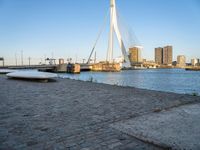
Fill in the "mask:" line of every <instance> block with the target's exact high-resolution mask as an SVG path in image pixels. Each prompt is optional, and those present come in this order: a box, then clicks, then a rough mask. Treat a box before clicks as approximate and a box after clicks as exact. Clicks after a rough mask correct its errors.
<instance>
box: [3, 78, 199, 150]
mask: <svg viewBox="0 0 200 150" xmlns="http://www.w3.org/2000/svg"><path fill="white" fill-rule="evenodd" d="M198 99H199V97H194V96H189V95H180V94H173V93H164V92H156V91H149V90H142V89H136V88H129V87H126V88H123V87H117V86H111V85H105V84H96V83H90V82H82V81H75V80H68V79H58V80H57V82H49V83H39V82H30V81H19V80H11V79H7V78H6V77H5V76H2V75H1V76H0V149H11V150H12V149H19V150H23V149H26V150H27V149H56V150H57V149H69V150H75V149H81V150H93V149H95V150H98V149H103V150H107V149H116V150H118V149H126V150H132V149H136V150H137V149H155V150H156V149H164V148H162V147H158V146H155V145H152V144H150V143H146V142H143V141H141V140H139V139H136V138H134V137H131V136H128V135H126V134H123V133H121V132H120V131H118V130H115V129H112V128H111V127H110V124H112V123H115V122H118V121H123V120H124V121H126V120H127V119H130V118H133V117H137V116H139V115H143V114H147V113H149V112H157V111H160V110H162V109H168V108H171V107H177V106H179V105H183V104H187V103H195V102H198V101H199V100H198Z"/></svg>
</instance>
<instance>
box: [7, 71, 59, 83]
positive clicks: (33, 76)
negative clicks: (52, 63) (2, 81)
mask: <svg viewBox="0 0 200 150" xmlns="http://www.w3.org/2000/svg"><path fill="white" fill-rule="evenodd" d="M6 76H7V77H8V78H15V79H26V80H40V81H44V82H48V81H49V80H50V79H54V78H57V77H58V75H57V74H55V73H47V72H39V71H15V72H11V73H8V74H6Z"/></svg>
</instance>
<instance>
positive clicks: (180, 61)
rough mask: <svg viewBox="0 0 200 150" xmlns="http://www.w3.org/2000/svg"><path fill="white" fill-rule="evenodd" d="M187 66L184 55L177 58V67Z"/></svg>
mask: <svg viewBox="0 0 200 150" xmlns="http://www.w3.org/2000/svg"><path fill="white" fill-rule="evenodd" d="M185 64H186V58H185V56H184V55H179V56H177V65H176V66H177V67H181V68H183V67H185Z"/></svg>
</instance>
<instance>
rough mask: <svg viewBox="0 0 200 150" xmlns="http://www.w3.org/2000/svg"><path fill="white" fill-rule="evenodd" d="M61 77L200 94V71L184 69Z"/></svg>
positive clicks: (84, 73)
mask: <svg viewBox="0 0 200 150" xmlns="http://www.w3.org/2000/svg"><path fill="white" fill-rule="evenodd" d="M60 76H61V77H64V78H71V79H77V80H84V81H89V80H90V81H91V80H92V81H94V82H98V83H107V84H115V85H122V86H132V87H137V88H142V89H151V90H158V91H167V92H175V93H187V94H192V93H198V94H200V72H199V71H185V70H184V69H148V70H126V71H121V72H113V73H111V72H110V73H106V72H81V74H78V75H76V74H75V75H72V74H60Z"/></svg>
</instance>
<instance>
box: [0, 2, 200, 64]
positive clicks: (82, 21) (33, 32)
mask: <svg viewBox="0 0 200 150" xmlns="http://www.w3.org/2000/svg"><path fill="white" fill-rule="evenodd" d="M116 3H117V8H118V10H119V12H120V15H121V16H122V17H123V20H124V22H125V23H126V24H128V26H129V27H131V28H132V30H133V31H134V33H135V35H136V36H137V38H138V39H139V41H140V43H141V44H142V45H143V47H144V50H143V52H142V56H143V58H146V59H149V60H153V59H154V48H155V47H158V46H165V45H172V46H173V48H174V60H175V59H176V56H177V55H179V54H183V55H186V57H187V59H188V61H189V59H191V58H193V57H197V58H200V1H199V0H116ZM108 9H109V0H0V56H3V57H4V58H5V59H6V63H7V64H15V60H14V59H15V54H17V57H18V62H19V61H20V53H21V51H22V50H23V54H24V62H26V63H27V62H28V57H29V56H30V57H31V58H32V60H31V61H32V62H34V63H36V62H37V63H38V62H39V61H41V59H43V58H44V57H45V55H46V57H51V56H52V54H53V56H54V57H55V58H65V59H67V58H70V57H71V58H73V59H74V60H75V58H77V59H78V60H82V59H83V58H86V59H87V57H88V55H89V53H90V51H91V49H92V46H93V44H94V41H95V40H96V38H97V34H98V32H99V28H100V27H101V25H102V23H103V20H104V16H105V14H106V13H107V12H108ZM108 28H109V20H108V21H107V28H106V29H105V31H104V32H103V34H102V36H101V38H100V40H99V42H98V44H97V47H96V51H97V57H98V59H99V60H100V59H101V60H103V59H105V58H106V51H107V45H108ZM116 42H117V41H116ZM120 55H121V53H120V50H119V48H118V46H117V44H115V53H114V56H116V57H117V56H120Z"/></svg>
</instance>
